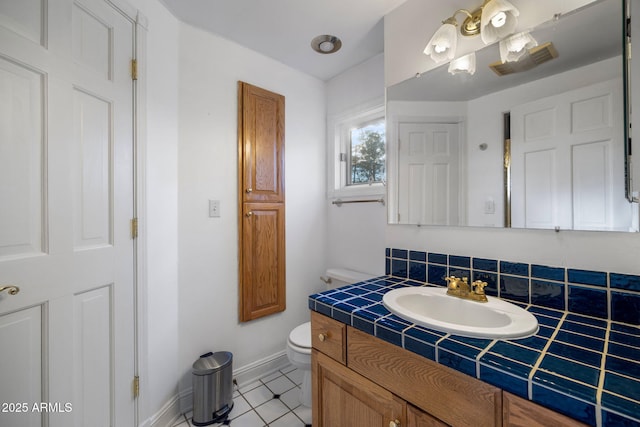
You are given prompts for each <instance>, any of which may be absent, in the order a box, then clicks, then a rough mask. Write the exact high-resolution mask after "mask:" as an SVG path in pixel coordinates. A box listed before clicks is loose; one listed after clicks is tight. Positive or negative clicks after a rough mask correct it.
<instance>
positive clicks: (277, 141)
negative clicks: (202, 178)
mask: <svg viewBox="0 0 640 427" xmlns="http://www.w3.org/2000/svg"><path fill="white" fill-rule="evenodd" d="M238 90H239V91H240V94H239V95H240V97H239V98H240V103H239V105H240V107H239V108H240V111H239V112H238V113H239V114H238V116H239V117H238V121H239V124H238V137H239V140H240V143H239V148H240V153H239V154H240V160H241V168H242V176H241V189H240V191H242V192H243V201H244V202H259V201H260V202H284V96H282V95H278V94H277V93H273V92H269V91H268V90H265V89H261V88H259V87H256V86H252V85H250V84H248V83H244V82H240V83H239V89H238Z"/></svg>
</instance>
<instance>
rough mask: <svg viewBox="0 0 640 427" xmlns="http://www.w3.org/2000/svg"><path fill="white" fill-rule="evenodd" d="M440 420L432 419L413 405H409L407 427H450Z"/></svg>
mask: <svg viewBox="0 0 640 427" xmlns="http://www.w3.org/2000/svg"><path fill="white" fill-rule="evenodd" d="M448 426H449V424H445V423H443V422H442V421H440V420H439V419H437V418H435V417H432V416H431V415H429V414H427V413H426V412H424V411H421V410H420V409H418V408H416V407H415V406H413V405H409V404H407V427H448Z"/></svg>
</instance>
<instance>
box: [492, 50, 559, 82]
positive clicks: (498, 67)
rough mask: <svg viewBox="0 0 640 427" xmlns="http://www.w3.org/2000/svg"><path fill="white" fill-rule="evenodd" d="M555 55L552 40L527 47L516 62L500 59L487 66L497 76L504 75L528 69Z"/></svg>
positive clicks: (556, 53) (556, 55) (555, 51)
mask: <svg viewBox="0 0 640 427" xmlns="http://www.w3.org/2000/svg"><path fill="white" fill-rule="evenodd" d="M557 57H558V51H557V50H556V48H555V46H554V45H553V43H552V42H548V43H545V44H543V45H540V46H536V47H534V48H531V49H529V52H528V53H527V54H526V55H524V56H523V57H522V58H520V59H519V60H518V61H516V62H505V63H504V64H503V63H502V62H501V61H496V62H494V63H493V64H489V68H491V69H492V70H493V72H494V73H496V74H497V75H499V76H506V75H508V74H513V73H520V72H522V71H527V70H530V69H532V68H534V67H537V66H538V65H540V64H544V63H545V62H547V61H551V60H552V59H554V58H557Z"/></svg>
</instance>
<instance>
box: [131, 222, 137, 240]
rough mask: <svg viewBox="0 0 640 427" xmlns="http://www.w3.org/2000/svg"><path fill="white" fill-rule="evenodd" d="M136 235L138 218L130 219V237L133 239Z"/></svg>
mask: <svg viewBox="0 0 640 427" xmlns="http://www.w3.org/2000/svg"><path fill="white" fill-rule="evenodd" d="M137 237H138V218H132V219H131V238H132V239H135V238H137Z"/></svg>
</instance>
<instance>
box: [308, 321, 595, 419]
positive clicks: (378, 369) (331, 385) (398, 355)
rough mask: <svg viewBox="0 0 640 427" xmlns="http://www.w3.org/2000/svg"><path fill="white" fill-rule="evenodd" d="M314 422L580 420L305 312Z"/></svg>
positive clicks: (338, 323) (335, 322)
mask: <svg viewBox="0 0 640 427" xmlns="http://www.w3.org/2000/svg"><path fill="white" fill-rule="evenodd" d="M311 330H312V340H311V342H312V346H313V351H312V357H311V363H312V370H313V426H314V427H342V426H349V427H352V426H356V427H360V426H362V427H377V426H383V427H387V426H390V427H395V426H400V427H404V426H408V427H445V426H456V427H459V426H460V427H463V426H469V427H471V426H472V427H480V426H505V427H506V426H509V427H548V426H554V427H556V426H557V427H583V426H586V425H585V424H582V423H581V422H579V421H576V420H574V419H572V418H569V417H567V416H564V415H562V414H559V413H557V412H555V411H552V410H550V409H548V408H545V407H543V406H540V405H538V404H536V403H534V402H531V401H529V400H527V399H523V398H521V397H518V396H515V395H513V394H511V393H508V392H505V391H503V390H501V389H499V388H497V387H494V386H491V385H489V384H486V383H484V382H482V381H480V380H477V379H475V378H472V377H470V376H468V375H465V374H462V373H460V372H458V371H455V370H453V369H451V368H448V367H446V366H442V365H440V364H438V363H436V362H434V361H431V360H429V359H425V358H424V357H421V356H419V355H417V354H414V353H412V352H410V351H407V350H404V349H402V348H400V347H398V346H396V345H393V344H390V343H388V342H386V341H383V340H381V339H379V338H376V337H373V336H371V335H369V334H367V333H364V332H362V331H360V330H357V329H355V328H352V327H351V326H346V325H344V324H343V323H341V322H338V321H336V320H334V319H331V318H329V317H327V316H324V315H322V314H319V313H317V312H311Z"/></svg>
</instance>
